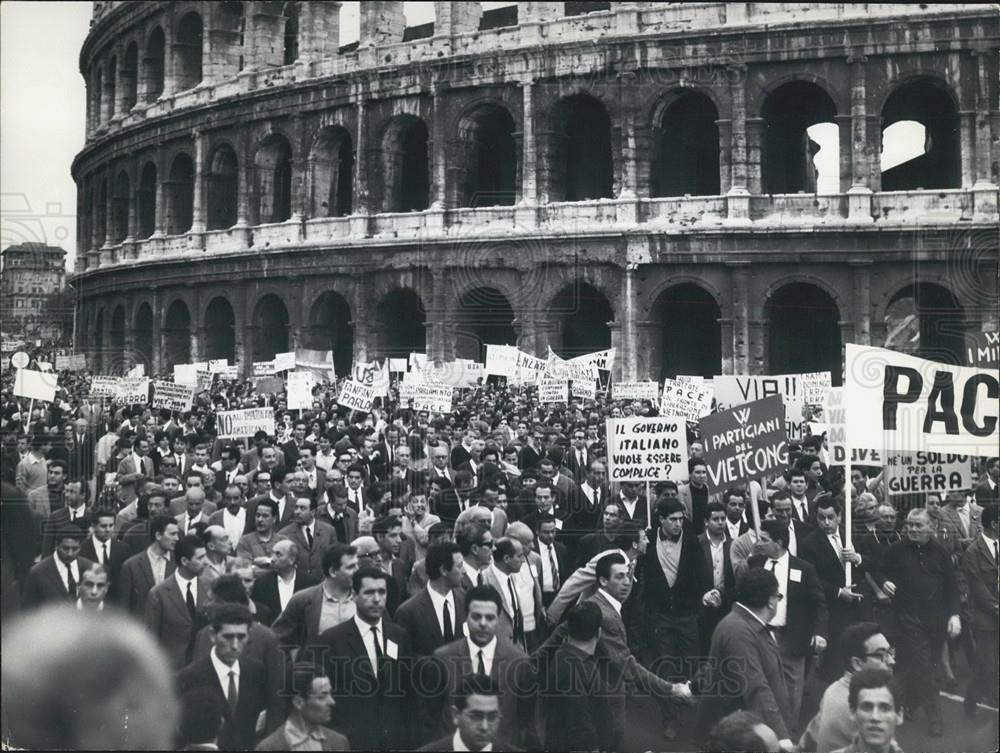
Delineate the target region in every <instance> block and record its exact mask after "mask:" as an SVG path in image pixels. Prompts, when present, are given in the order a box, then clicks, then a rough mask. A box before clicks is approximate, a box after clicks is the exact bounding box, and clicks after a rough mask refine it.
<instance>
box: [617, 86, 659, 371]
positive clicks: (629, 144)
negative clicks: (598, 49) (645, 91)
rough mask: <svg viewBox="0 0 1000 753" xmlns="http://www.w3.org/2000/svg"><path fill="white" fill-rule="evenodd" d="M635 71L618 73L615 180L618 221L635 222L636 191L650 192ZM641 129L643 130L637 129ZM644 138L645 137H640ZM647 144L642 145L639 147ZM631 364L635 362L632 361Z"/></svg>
mask: <svg viewBox="0 0 1000 753" xmlns="http://www.w3.org/2000/svg"><path fill="white" fill-rule="evenodd" d="M635 82H636V73H635V72H634V71H622V72H621V73H619V74H618V103H619V112H620V113H621V122H620V123H619V127H618V128H617V129H615V130H617V132H618V135H619V141H620V155H621V156H620V159H621V170H620V177H619V181H618V195H617V198H618V199H621V200H624V201H628V202H629V203H627V204H620V205H619V206H618V209H617V220H618V222H621V223H625V224H634V223H636V222H638V220H639V203H638V197H639V191H640V186H643V187H644V189H645V190H643V194H644V195H645V196H647V197H648V196H649V191H648V186H649V180H648V177H649V176H648V174H647V175H646V176H645V177H646V180H640V167H639V164H640V159H639V155H640V153H645V154H649V153H650V152H651V150H650V149H649V148H648V147H649V144H648V143H640V139H642V137H643V135H645V132H646V127H645V125H641V124H640V123H641V118H639V117H638V115H637V113H636V109H637V104H636V101H635V100H636V83H635ZM640 131H641V132H642V133H640ZM643 141H645V140H644V139H643ZM643 146H644V147H646V148H645V149H642V147H643ZM633 365H634V364H633Z"/></svg>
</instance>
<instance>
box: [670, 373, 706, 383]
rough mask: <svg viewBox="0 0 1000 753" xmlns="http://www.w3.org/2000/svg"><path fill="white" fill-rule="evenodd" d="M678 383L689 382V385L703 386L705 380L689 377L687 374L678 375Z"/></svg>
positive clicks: (703, 378)
mask: <svg viewBox="0 0 1000 753" xmlns="http://www.w3.org/2000/svg"><path fill="white" fill-rule="evenodd" d="M677 381H678V382H690V383H691V384H705V382H706V379H705V377H703V376H689V375H687V374H678V375H677Z"/></svg>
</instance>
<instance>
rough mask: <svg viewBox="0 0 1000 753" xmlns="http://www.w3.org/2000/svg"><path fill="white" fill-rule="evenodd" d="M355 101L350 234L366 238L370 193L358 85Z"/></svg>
mask: <svg viewBox="0 0 1000 753" xmlns="http://www.w3.org/2000/svg"><path fill="white" fill-rule="evenodd" d="M354 94H355V97H356V98H357V101H356V103H355V108H356V110H357V129H356V130H357V144H356V145H355V152H354V208H353V210H352V212H351V219H350V220H349V222H350V224H351V227H350V231H351V235H352V236H357V237H359V238H367V237H368V236H369V235H370V234H371V232H370V230H371V228H370V226H369V220H370V218H369V214H370V212H371V193H370V191H369V188H368V134H367V133H365V127H366V117H365V100H364V93H363V92H362V91H361V88H360V87H359V88H358V89H357V90H356V91H355V93H354Z"/></svg>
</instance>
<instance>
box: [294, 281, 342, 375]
mask: <svg viewBox="0 0 1000 753" xmlns="http://www.w3.org/2000/svg"><path fill="white" fill-rule="evenodd" d="M306 334H307V343H308V345H307V347H309V348H311V349H313V350H330V351H333V366H334V370H335V371H336V373H337V376H343V375H345V374H347V373H349V372H350V369H351V365H352V364H353V361H354V331H353V329H352V327H351V306H350V304H349V303H348V302H347V298H346V297H345V296H343V295H342V294H341V293H339V292H337V291H336V290H325V291H323V292H322V293H321V294H320V295H319V296H317V298H316V300H315V301H313V305H312V308H311V310H310V312H309V328H308V330H307V331H306Z"/></svg>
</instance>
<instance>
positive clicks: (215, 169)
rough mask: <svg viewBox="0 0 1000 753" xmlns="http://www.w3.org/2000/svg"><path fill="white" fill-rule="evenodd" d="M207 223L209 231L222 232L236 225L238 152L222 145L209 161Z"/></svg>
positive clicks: (226, 145)
mask: <svg viewBox="0 0 1000 753" xmlns="http://www.w3.org/2000/svg"><path fill="white" fill-rule="evenodd" d="M207 177H208V181H207V184H206V189H207V194H208V196H207V197H206V198H207V209H208V216H207V223H208V229H209V230H222V229H225V228H230V227H232V226H233V225H235V224H236V204H237V197H238V194H239V162H238V161H237V159H236V152H235V151H233V149H232V147H230V146H229V145H228V144H222V145H221V146H219V147H218V148H217V149H216V150H215V151H214V152H213V153H212V156H211V158H210V159H209V160H208V176H207Z"/></svg>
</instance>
